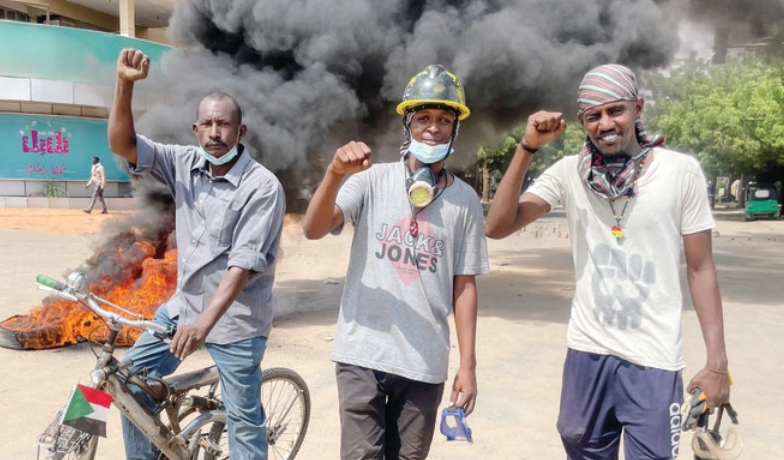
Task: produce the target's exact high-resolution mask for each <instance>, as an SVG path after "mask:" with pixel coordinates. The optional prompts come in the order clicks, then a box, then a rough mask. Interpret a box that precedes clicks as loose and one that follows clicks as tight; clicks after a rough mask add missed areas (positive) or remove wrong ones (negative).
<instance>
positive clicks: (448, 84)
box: [397, 64, 471, 120]
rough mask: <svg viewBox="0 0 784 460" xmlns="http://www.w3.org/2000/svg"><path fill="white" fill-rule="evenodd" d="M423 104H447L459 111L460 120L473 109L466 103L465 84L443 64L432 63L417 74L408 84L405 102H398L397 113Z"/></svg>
mask: <svg viewBox="0 0 784 460" xmlns="http://www.w3.org/2000/svg"><path fill="white" fill-rule="evenodd" d="M422 106H445V107H448V108H450V109H452V110H455V111H456V112H457V119H458V120H465V119H466V118H468V115H470V114H471V111H470V110H468V107H466V105H465V92H464V91H463V85H461V84H460V81H459V80H458V79H457V77H455V76H454V75H453V74H452V73H450V72H448V71H447V70H446V69H445V68H444V67H443V66H440V65H438V64H432V65H429V66H427V68H426V69H425V70H423V71H422V72H420V73H418V74H416V75H415V76H414V78H412V79H411V81H409V82H408V86H406V91H405V92H404V93H403V102H401V103H400V104H398V106H397V113H398V114H399V115H404V114H405V113H406V111H407V110H409V109H414V108H418V107H422Z"/></svg>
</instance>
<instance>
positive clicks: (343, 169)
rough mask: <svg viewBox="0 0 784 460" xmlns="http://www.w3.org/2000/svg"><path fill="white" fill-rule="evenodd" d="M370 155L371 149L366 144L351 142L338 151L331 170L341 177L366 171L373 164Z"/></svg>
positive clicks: (330, 167)
mask: <svg viewBox="0 0 784 460" xmlns="http://www.w3.org/2000/svg"><path fill="white" fill-rule="evenodd" d="M370 153H371V151H370V147H368V146H367V145H366V144H365V143H364V142H355V141H351V142H349V143H348V144H346V145H344V146H343V147H340V148H339V149H337V151H336V152H335V156H334V157H333V158H332V163H331V164H330V165H329V169H330V170H331V171H332V172H334V173H335V174H339V175H346V174H354V173H358V172H360V171H364V170H366V169H368V168H369V167H370V166H371V164H372V163H371V162H370Z"/></svg>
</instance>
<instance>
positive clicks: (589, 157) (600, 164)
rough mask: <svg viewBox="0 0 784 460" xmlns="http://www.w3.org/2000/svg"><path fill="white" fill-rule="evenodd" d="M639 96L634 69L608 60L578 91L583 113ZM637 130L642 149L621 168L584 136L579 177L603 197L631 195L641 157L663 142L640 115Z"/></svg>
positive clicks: (580, 111)
mask: <svg viewBox="0 0 784 460" xmlns="http://www.w3.org/2000/svg"><path fill="white" fill-rule="evenodd" d="M638 99H639V95H638V93H637V79H636V77H635V75H634V72H632V70H631V69H629V68H628V67H624V66H622V65H618V64H606V65H602V66H599V67H596V68H595V69H593V70H591V71H589V72H588V73H587V74H585V77H583V81H582V82H581V83H580V88H579V89H578V91H577V110H578V114H580V115H581V114H582V113H583V112H585V111H586V110H588V109H590V108H594V107H599V106H601V105H604V104H607V103H610V102H619V101H629V102H635V101H637V100H638ZM634 131H635V134H636V136H637V142H638V143H639V144H640V147H642V151H641V152H640V153H639V154H638V155H637V156H635V157H634V158H632V159H630V160H628V161H626V163H625V164H624V165H623V166H622V167H621V168H620V169H615V168H610V167H608V166H607V162H606V161H605V157H604V155H603V154H602V152H600V151H599V149H598V148H596V146H595V145H593V142H591V139H590V137H588V136H586V137H585V146H584V147H583V149H582V150H581V151H580V153H579V155H578V162H577V169H578V172H579V174H580V177H581V178H582V179H583V180H584V181H585V182H586V183H587V184H588V186H589V187H590V188H591V190H593V191H594V193H596V194H597V195H599V196H600V197H603V198H608V199H610V200H614V199H616V198H618V197H620V196H624V195H627V196H632V195H633V194H634V183H635V182H636V181H637V178H638V177H639V176H640V168H638V164H639V162H640V160H641V159H643V158H645V156H646V155H648V152H650V151H651V149H653V148H654V147H656V146H658V145H661V144H662V143H663V142H664V139H663V138H662V137H661V136H659V135H648V134H647V133H646V132H645V128H643V126H642V122H641V121H640V120H639V119H638V120H637V121H636V122H635V125H634Z"/></svg>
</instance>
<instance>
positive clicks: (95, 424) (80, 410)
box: [63, 384, 112, 438]
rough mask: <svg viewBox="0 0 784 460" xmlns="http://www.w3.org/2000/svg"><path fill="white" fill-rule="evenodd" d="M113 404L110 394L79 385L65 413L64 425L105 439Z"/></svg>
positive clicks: (72, 394)
mask: <svg viewBox="0 0 784 460" xmlns="http://www.w3.org/2000/svg"><path fill="white" fill-rule="evenodd" d="M111 404H112V396H111V395H110V394H109V393H105V392H103V391H101V390H96V389H95V388H90V387H86V386H84V385H79V384H77V385H76V388H74V391H73V393H71V399H70V401H68V406H67V407H66V408H65V412H64V413H63V425H67V426H70V427H73V428H76V429H77V430H81V431H83V432H85V433H90V434H94V435H98V436H103V437H104V438H105V437H106V419H107V416H108V415H109V406H111Z"/></svg>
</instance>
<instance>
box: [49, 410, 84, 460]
mask: <svg viewBox="0 0 784 460" xmlns="http://www.w3.org/2000/svg"><path fill="white" fill-rule="evenodd" d="M64 410H65V409H60V411H59V412H58V413H57V415H55V417H54V419H53V420H52V421H51V423H49V425H48V426H47V427H46V429H45V430H44V432H43V433H41V435H40V436H38V454H39V457H40V454H41V450H42V449H43V451H44V452H45V453H47V454H46V455H47V458H48V457H49V454H51V453H54V454H61V455H62V454H70V453H73V452H77V451H78V450H79V449H82V448H85V447H87V442H88V441H89V440H90V438H91V437H92V435H91V434H90V433H85V432H83V431H81V430H78V429H76V428H72V427H70V426H67V425H63V424H62V420H63V411H64ZM57 456H58V457H59V455H57Z"/></svg>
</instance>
